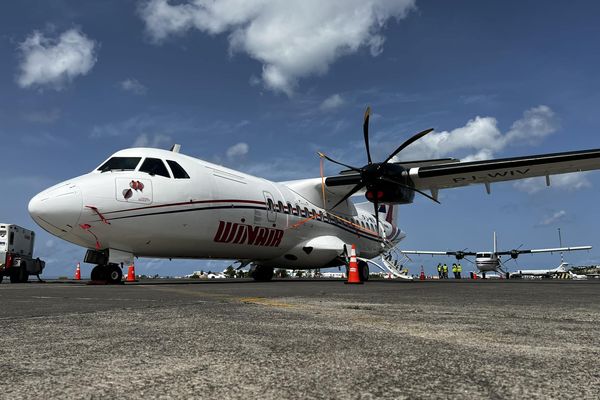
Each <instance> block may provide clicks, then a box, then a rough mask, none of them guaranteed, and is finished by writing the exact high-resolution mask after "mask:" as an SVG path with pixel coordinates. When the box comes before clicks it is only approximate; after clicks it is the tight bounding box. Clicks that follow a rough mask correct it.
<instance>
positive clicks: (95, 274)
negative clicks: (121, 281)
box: [90, 265, 108, 281]
mask: <svg viewBox="0 0 600 400" xmlns="http://www.w3.org/2000/svg"><path fill="white" fill-rule="evenodd" d="M90 278H91V280H93V281H105V280H107V278H108V274H107V273H106V266H105V265H96V266H95V267H94V268H92V273H91V276H90Z"/></svg>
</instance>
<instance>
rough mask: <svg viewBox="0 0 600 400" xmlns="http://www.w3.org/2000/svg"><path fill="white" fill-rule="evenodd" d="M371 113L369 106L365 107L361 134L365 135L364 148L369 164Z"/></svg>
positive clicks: (370, 162)
mask: <svg viewBox="0 0 600 400" xmlns="http://www.w3.org/2000/svg"><path fill="white" fill-rule="evenodd" d="M370 115H371V107H367V109H366V110H365V118H364V121H363V135H364V137H365V148H366V149H367V159H368V160H369V164H372V163H373V162H372V161H371V150H369V116H370Z"/></svg>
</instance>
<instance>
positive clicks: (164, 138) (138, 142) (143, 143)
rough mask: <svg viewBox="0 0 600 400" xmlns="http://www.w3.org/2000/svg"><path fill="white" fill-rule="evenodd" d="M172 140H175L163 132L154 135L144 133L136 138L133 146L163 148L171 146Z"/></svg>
mask: <svg viewBox="0 0 600 400" xmlns="http://www.w3.org/2000/svg"><path fill="white" fill-rule="evenodd" d="M172 141H173V139H171V137H170V136H168V135H163V134H161V133H156V134H154V135H149V134H147V133H142V134H141V135H139V136H138V137H137V138H136V139H135V142H133V147H157V148H162V147H164V146H169V145H170V144H171V142H172Z"/></svg>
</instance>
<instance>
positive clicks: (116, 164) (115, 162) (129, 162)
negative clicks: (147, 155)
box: [98, 157, 142, 172]
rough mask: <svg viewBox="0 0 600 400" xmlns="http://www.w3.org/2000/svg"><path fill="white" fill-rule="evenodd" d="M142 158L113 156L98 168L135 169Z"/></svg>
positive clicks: (111, 169)
mask: <svg viewBox="0 0 600 400" xmlns="http://www.w3.org/2000/svg"><path fill="white" fill-rule="evenodd" d="M141 159H142V158H141V157H111V158H110V159H109V160H108V161H107V162H105V163H104V164H102V165H101V166H100V168H98V171H100V172H107V171H114V170H117V171H133V170H134V169H135V167H137V165H138V164H139V163H140V160H141Z"/></svg>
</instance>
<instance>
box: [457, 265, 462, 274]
mask: <svg viewBox="0 0 600 400" xmlns="http://www.w3.org/2000/svg"><path fill="white" fill-rule="evenodd" d="M456 272H462V265H460V264H458V265H457V266H456Z"/></svg>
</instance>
